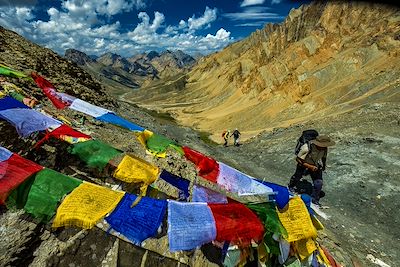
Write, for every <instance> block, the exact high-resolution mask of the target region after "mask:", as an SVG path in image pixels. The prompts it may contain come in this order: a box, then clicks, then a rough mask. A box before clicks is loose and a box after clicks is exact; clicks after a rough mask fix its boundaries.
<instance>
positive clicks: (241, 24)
mask: <svg viewBox="0 0 400 267" xmlns="http://www.w3.org/2000/svg"><path fill="white" fill-rule="evenodd" d="M264 24H265V22H264V21H255V22H247V23H240V24H235V26H238V27H260V26H263V25H264Z"/></svg>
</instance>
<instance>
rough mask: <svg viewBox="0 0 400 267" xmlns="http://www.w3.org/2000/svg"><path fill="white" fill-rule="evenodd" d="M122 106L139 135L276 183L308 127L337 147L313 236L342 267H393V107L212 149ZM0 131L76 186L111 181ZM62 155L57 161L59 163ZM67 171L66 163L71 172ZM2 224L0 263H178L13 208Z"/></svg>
mask: <svg viewBox="0 0 400 267" xmlns="http://www.w3.org/2000/svg"><path fill="white" fill-rule="evenodd" d="M120 106H121V107H120V109H119V112H120V114H121V115H122V116H123V117H125V118H128V119H130V120H131V121H133V122H136V123H137V124H139V125H141V126H143V127H145V128H147V129H151V130H153V131H154V132H156V133H159V134H163V135H165V136H167V137H169V138H172V139H174V140H177V141H178V142H179V144H181V145H188V146H190V147H192V148H194V149H196V150H199V151H201V152H203V153H205V154H207V155H210V156H212V157H214V158H215V159H217V160H219V161H222V162H225V163H227V164H229V165H231V166H234V167H236V168H238V169H239V170H241V171H244V172H246V173H248V174H250V175H253V176H255V177H257V178H262V179H266V180H269V181H272V182H276V183H279V184H283V185H285V184H286V183H287V182H288V179H289V177H290V176H291V175H292V172H293V171H294V168H295V162H294V160H293V148H294V146H295V143H296V138H297V137H298V135H299V134H300V133H301V131H302V130H304V129H308V128H315V129H317V130H318V131H319V132H320V133H325V134H329V135H330V136H331V137H332V138H333V139H334V140H335V141H336V142H337V145H336V146H335V147H334V148H333V149H331V150H330V152H329V156H328V168H327V172H326V173H325V175H324V181H325V185H324V190H325V191H326V193H327V195H326V197H325V198H324V199H323V200H322V201H321V202H322V204H323V205H324V207H326V209H324V210H323V211H324V212H325V213H326V214H327V215H329V216H330V218H329V219H328V220H324V219H321V221H322V222H323V223H324V225H325V226H326V229H325V230H324V231H323V232H322V233H321V235H320V236H321V240H322V242H323V243H324V244H326V245H327V246H328V248H329V249H330V250H331V251H332V253H333V254H334V255H335V256H336V257H337V259H338V260H339V261H340V262H341V263H343V264H344V265H345V266H352V264H357V263H358V264H362V265H358V266H375V264H373V263H372V262H371V261H370V260H368V259H367V256H368V255H369V254H371V255H372V256H373V257H375V258H378V259H381V260H382V261H383V262H385V263H387V264H389V265H390V266H398V265H399V264H400V262H399V259H398V258H399V257H398V255H399V254H398V251H399V249H400V246H399V245H398V244H400V243H399V242H398V241H400V236H399V233H400V228H399V223H400V218H399V215H398V212H397V211H398V210H399V208H400V207H399V206H400V205H399V202H398V201H396V198H398V197H399V195H400V175H399V165H400V138H399V137H398V131H399V127H400V121H399V117H398V114H399V112H400V107H399V106H398V105H397V104H396V103H382V104H374V105H370V106H365V107H363V108H362V109H359V110H358V111H354V112H351V113H347V114H345V115H342V116H335V117H332V118H329V119H324V120H321V121H310V122H309V123H307V124H301V125H293V126H291V127H289V128H278V129H274V130H273V131H272V132H265V133H262V134H260V135H258V136H257V137H254V138H253V139H250V140H249V141H247V142H245V143H243V144H242V145H241V146H239V147H234V146H233V145H232V144H231V145H230V146H229V147H223V146H222V145H221V144H216V143H213V142H211V141H209V140H207V138H206V134H204V133H198V132H196V131H194V130H192V129H190V128H188V127H181V126H179V125H176V124H175V122H174V121H173V119H171V118H170V117H169V116H168V115H166V114H156V113H154V112H149V111H145V110H143V109H141V108H138V107H135V106H132V105H131V104H128V103H120ZM49 109H50V110H51V108H49ZM62 112H66V113H65V114H64V115H66V116H67V115H68V116H69V117H70V118H73V117H74V116H73V115H74V114H73V112H72V111H62ZM75 115H76V114H75ZM354 121H357V124H356V125H355V124H354V123H353V124H351V122H354ZM1 127H2V138H1V145H3V146H6V147H8V148H10V149H11V150H13V151H14V152H22V154H23V155H24V156H26V157H28V158H31V159H32V160H35V161H37V162H39V163H40V164H42V165H44V166H47V167H51V168H54V169H57V170H59V171H61V172H64V173H67V174H70V175H77V177H79V178H81V179H88V180H90V179H91V178H92V177H94V180H95V181H96V182H98V183H104V184H105V183H108V182H110V180H109V179H108V180H107V179H105V178H104V177H102V175H99V174H96V173H93V172H91V170H87V169H85V167H84V166H82V164H80V163H79V162H78V161H76V160H74V159H69V160H67V161H66V160H65V159H66V155H68V154H65V147H63V145H62V144H61V143H57V144H54V143H49V144H48V145H46V146H44V148H43V149H41V150H40V151H30V150H29V149H28V148H29V147H30V145H31V144H30V141H29V140H22V139H17V138H11V136H16V133H15V132H13V131H14V129H13V128H12V127H10V126H7V125H6V124H5V123H1ZM82 130H84V131H87V132H89V133H91V134H92V135H93V136H94V137H96V138H98V139H101V140H104V141H106V142H108V143H110V144H111V145H113V146H115V147H117V148H120V149H122V150H124V151H127V152H134V153H135V154H138V155H139V156H141V157H143V158H146V159H147V160H149V161H152V160H153V161H154V162H155V164H157V165H159V166H162V167H164V168H167V169H168V168H169V169H170V170H171V171H175V172H181V173H182V175H183V176H187V175H189V176H190V175H193V173H194V168H193V166H190V164H188V163H187V162H186V161H184V160H182V161H180V162H179V163H176V162H177V160H178V158H176V155H175V156H172V158H170V159H167V160H166V161H163V160H154V159H152V158H149V156H148V155H146V154H145V153H144V150H143V149H142V148H141V147H140V145H139V144H138V143H137V141H136V140H135V138H133V137H132V134H131V133H130V132H128V131H126V130H124V129H121V128H118V127H115V126H112V125H107V124H102V123H97V122H95V121H91V120H89V122H88V123H87V124H86V125H85V126H83V127H82ZM239 130H241V129H240V128H239ZM62 151H64V152H62ZM63 153H64V154H63ZM57 155H59V156H57ZM62 155H63V156H64V158H63V160H61V159H60V156H62ZM69 157H70V156H69ZM174 157H175V158H174ZM171 162H175V164H172V163H171ZM182 164H183V165H182ZM68 166H74V169H71V168H69V167H68ZM76 169H78V170H79V171H78V172H77V171H76ZM185 171H186V173H183V172H185ZM77 173H78V174H77ZM103 176H104V175H103ZM96 177H100V179H98V178H96ZM160 187H162V185H160ZM168 190H169V191H170V192H172V191H171V190H170V189H167V191H168ZM172 195H173V194H172ZM0 221H1V223H0V225H1V226H0V239H1V240H2V241H3V242H0V252H1V254H0V255H1V256H0V266H28V265H29V264H30V266H84V265H87V264H89V263H90V265H91V266H128V265H129V266H131V265H132V264H133V266H139V265H141V264H144V266H176V265H182V263H179V262H178V261H176V260H172V259H170V258H168V257H163V256H161V255H160V254H157V253H154V252H152V251H146V250H144V249H142V248H138V247H135V246H133V245H131V244H129V243H126V242H124V241H122V240H119V239H116V238H115V237H113V236H111V235H107V234H105V233H104V232H103V231H101V230H98V229H97V230H89V231H87V230H80V229H62V230H58V231H56V232H54V231H51V229H50V228H49V226H48V225H41V224H37V223H35V222H34V221H33V220H32V218H30V216H28V215H26V214H23V212H22V211H21V210H5V209H3V210H2V211H1V215H0ZM117 240H118V241H117ZM160 247H161V246H160ZM213 253H214V254H215V253H217V251H214V252H213ZM213 253H208V254H207V253H206V255H212V254H213ZM89 256H90V258H89ZM185 257H189V258H190V259H191V261H189V262H188V263H189V265H192V266H196V265H198V266H205V265H214V264H213V263H212V262H210V261H209V260H207V259H206V258H205V256H204V255H203V253H202V252H200V250H199V251H196V252H195V253H194V254H193V255H185ZM368 257H371V256H368ZM150 263H151V264H150ZM183 265H184V264H183ZM356 266H357V265H356Z"/></svg>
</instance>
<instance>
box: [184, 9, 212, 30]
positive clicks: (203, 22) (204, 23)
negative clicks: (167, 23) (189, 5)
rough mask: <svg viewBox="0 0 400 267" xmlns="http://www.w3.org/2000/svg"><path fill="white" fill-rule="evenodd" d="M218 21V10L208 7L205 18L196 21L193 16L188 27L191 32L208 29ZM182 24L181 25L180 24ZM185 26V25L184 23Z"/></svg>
mask: <svg viewBox="0 0 400 267" xmlns="http://www.w3.org/2000/svg"><path fill="white" fill-rule="evenodd" d="M216 19H217V8H213V9H210V8H209V7H208V6H207V7H206V9H205V10H204V14H203V16H201V17H199V18H197V19H196V17H195V16H194V15H193V16H192V17H191V18H189V19H188V22H187V24H188V26H189V30H190V31H193V30H194V31H195V30H198V29H202V28H204V27H205V28H208V27H209V26H210V23H211V22H213V21H215V20H216ZM179 24H181V23H179ZM182 24H183V23H182Z"/></svg>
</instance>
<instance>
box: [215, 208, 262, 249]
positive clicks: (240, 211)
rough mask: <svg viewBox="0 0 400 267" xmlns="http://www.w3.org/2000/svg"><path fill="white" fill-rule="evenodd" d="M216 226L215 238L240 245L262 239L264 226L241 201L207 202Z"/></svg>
mask: <svg viewBox="0 0 400 267" xmlns="http://www.w3.org/2000/svg"><path fill="white" fill-rule="evenodd" d="M208 206H209V207H210V209H211V211H212V213H213V216H214V219H215V224H216V227H217V237H216V240H217V241H220V242H224V241H229V242H231V243H234V244H236V245H239V246H240V247H246V246H248V245H250V244H251V240H254V242H256V243H259V242H261V241H262V240H263V236H264V226H263V224H262V222H261V221H260V219H259V218H258V217H257V215H256V214H255V213H253V212H252V211H251V210H250V209H249V208H247V207H246V206H245V205H243V204H241V203H229V204H208Z"/></svg>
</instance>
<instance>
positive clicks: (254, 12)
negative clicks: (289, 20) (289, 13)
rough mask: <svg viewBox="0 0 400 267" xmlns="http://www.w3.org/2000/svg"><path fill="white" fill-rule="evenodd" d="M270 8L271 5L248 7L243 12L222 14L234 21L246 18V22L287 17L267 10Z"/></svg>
mask: <svg viewBox="0 0 400 267" xmlns="http://www.w3.org/2000/svg"><path fill="white" fill-rule="evenodd" d="M268 10H270V8H269V7H247V8H245V9H244V10H243V11H242V12H235V13H224V14H222V16H224V17H226V18H228V19H230V20H233V21H239V20H245V21H246V22H245V23H249V22H248V21H249V20H258V21H264V23H265V22H267V21H268V20H281V19H283V18H285V16H282V15H279V14H278V13H274V12H267V11H268Z"/></svg>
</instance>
